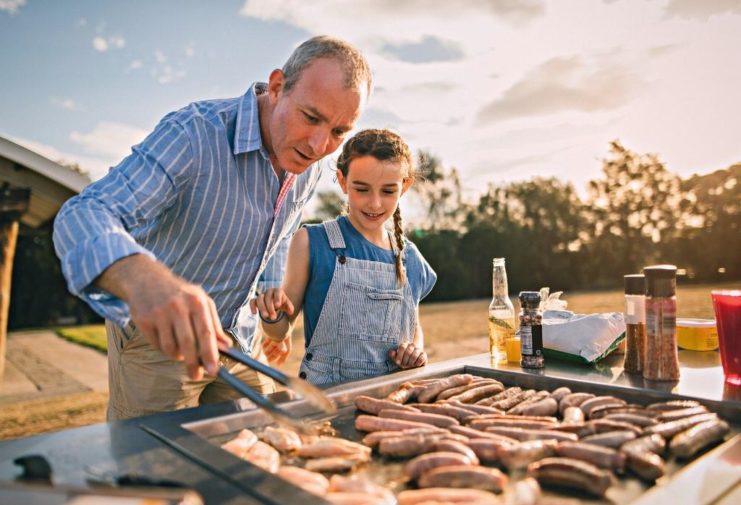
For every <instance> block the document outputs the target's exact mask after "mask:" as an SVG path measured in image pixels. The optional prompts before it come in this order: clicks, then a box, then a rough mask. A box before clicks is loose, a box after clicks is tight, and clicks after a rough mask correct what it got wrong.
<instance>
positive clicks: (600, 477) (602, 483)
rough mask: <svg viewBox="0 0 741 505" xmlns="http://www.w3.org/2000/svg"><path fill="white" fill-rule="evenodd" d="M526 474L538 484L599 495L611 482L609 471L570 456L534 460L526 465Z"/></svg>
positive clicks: (603, 493) (605, 490)
mask: <svg viewBox="0 0 741 505" xmlns="http://www.w3.org/2000/svg"><path fill="white" fill-rule="evenodd" d="M527 474H528V476H529V477H534V478H535V479H537V481H538V482H539V483H540V484H545V485H555V486H560V487H569V488H572V489H576V490H578V491H585V492H587V493H591V494H593V495H595V496H599V497H602V496H604V495H605V492H607V489H608V488H609V487H610V486H611V485H612V483H613V477H612V474H610V472H607V471H605V470H600V469H599V468H597V467H596V466H594V465H592V464H590V463H587V462H585V461H579V460H578V459H571V458H545V459H542V460H540V461H536V462H535V463H531V464H530V465H529V466H528V468H527Z"/></svg>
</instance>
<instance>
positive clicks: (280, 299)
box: [250, 288, 293, 319]
mask: <svg viewBox="0 0 741 505" xmlns="http://www.w3.org/2000/svg"><path fill="white" fill-rule="evenodd" d="M250 309H252V313H253V314H257V311H258V310H259V311H260V314H262V317H263V318H265V319H278V312H279V311H283V312H285V313H286V315H288V316H292V315H293V303H291V300H290V299H289V298H288V296H287V295H286V292H285V291H283V288H270V289H268V290H267V291H265V292H264V293H260V294H258V295H257V297H255V298H253V299H252V300H250Z"/></svg>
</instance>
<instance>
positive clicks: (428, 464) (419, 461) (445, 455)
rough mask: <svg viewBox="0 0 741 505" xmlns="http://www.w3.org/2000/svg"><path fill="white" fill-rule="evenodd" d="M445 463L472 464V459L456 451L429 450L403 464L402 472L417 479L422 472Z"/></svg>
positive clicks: (445, 464)
mask: <svg viewBox="0 0 741 505" xmlns="http://www.w3.org/2000/svg"><path fill="white" fill-rule="evenodd" d="M447 465H473V461H471V460H470V459H468V458H467V457H466V456H464V455H463V454H458V453H457V452H431V453H429V454H422V455H421V456H417V457H416V458H413V459H411V460H409V462H408V463H407V464H406V465H405V466H404V474H405V475H406V476H407V477H409V478H410V479H412V480H417V479H418V478H419V477H420V476H421V475H422V474H423V473H425V472H428V471H430V470H432V469H433V468H437V467H438V466H447Z"/></svg>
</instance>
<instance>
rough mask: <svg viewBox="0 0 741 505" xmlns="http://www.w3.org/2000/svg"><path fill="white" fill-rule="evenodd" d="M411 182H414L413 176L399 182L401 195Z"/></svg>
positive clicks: (409, 186)
mask: <svg viewBox="0 0 741 505" xmlns="http://www.w3.org/2000/svg"><path fill="white" fill-rule="evenodd" d="M412 184H414V177H409V178H407V179H406V180H405V181H403V182H402V183H401V194H402V195H403V194H404V193H406V192H407V190H408V189H409V188H411V187H412Z"/></svg>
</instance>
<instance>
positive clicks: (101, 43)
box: [93, 35, 126, 53]
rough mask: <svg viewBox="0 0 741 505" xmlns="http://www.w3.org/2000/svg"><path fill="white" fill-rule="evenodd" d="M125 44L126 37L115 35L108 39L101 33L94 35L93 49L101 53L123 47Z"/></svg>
mask: <svg viewBox="0 0 741 505" xmlns="http://www.w3.org/2000/svg"><path fill="white" fill-rule="evenodd" d="M125 45H126V39H124V38H123V37H119V36H113V37H108V38H107V39H106V38H105V37H102V36H101V35H96V36H95V37H93V49H95V50H96V51H98V52H99V53H104V52H106V51H108V50H109V49H122V48H123V47H124V46H125Z"/></svg>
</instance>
